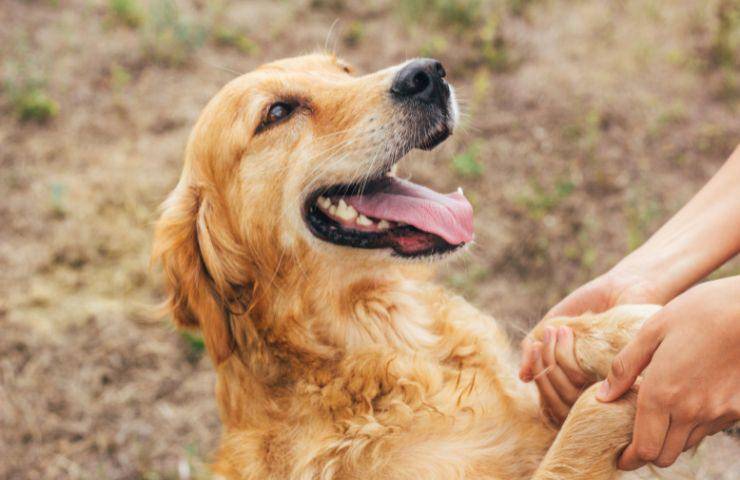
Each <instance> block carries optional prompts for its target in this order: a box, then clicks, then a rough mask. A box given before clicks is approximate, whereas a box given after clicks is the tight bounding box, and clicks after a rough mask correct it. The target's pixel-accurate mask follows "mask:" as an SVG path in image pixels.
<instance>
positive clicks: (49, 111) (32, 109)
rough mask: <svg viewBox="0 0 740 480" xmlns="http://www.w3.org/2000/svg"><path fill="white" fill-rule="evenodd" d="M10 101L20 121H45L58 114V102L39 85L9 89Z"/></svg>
mask: <svg viewBox="0 0 740 480" xmlns="http://www.w3.org/2000/svg"><path fill="white" fill-rule="evenodd" d="M10 102H11V104H12V105H13V110H14V111H15V113H16V115H17V116H18V118H19V119H20V120H21V121H24V122H36V123H46V122H47V121H49V120H50V119H52V118H54V117H56V116H57V115H58V114H59V104H58V103H57V102H56V101H55V100H54V99H53V98H51V97H50V96H49V94H48V93H46V91H44V89H43V88H41V87H22V88H20V89H15V90H12V91H11V94H10Z"/></svg>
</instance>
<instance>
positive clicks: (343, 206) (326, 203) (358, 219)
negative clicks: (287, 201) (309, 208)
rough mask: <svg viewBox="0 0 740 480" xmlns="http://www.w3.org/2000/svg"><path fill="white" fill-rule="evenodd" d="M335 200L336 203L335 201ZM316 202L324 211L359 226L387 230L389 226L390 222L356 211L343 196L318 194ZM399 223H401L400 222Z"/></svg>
mask: <svg viewBox="0 0 740 480" xmlns="http://www.w3.org/2000/svg"><path fill="white" fill-rule="evenodd" d="M335 202H336V203H335ZM316 204H317V205H318V206H319V207H320V208H321V209H322V210H323V211H324V212H326V213H328V214H329V215H331V216H332V217H335V218H337V219H339V220H343V221H345V222H351V223H354V224H355V225H359V226H361V227H372V226H375V227H376V228H377V229H378V230H388V229H389V228H391V224H390V222H388V221H387V220H379V221H378V222H374V221H373V220H371V219H369V218H368V217H366V216H365V215H363V214H361V213H360V212H358V211H357V210H356V209H355V207H353V206H352V205H349V204H348V203H347V202H346V201H345V200H344V199H343V198H340V199H339V201H337V200H336V199H332V198H329V197H324V196H320V197H319V198H318V199H316ZM399 225H403V224H400V223H399Z"/></svg>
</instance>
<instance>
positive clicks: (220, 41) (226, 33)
mask: <svg viewBox="0 0 740 480" xmlns="http://www.w3.org/2000/svg"><path fill="white" fill-rule="evenodd" d="M213 40H214V42H215V43H216V45H219V46H222V47H230V48H234V49H236V50H237V51H239V52H240V53H244V54H247V55H253V54H255V53H257V52H258V51H259V47H258V46H257V44H256V43H255V42H253V41H252V40H250V39H249V37H247V36H246V35H245V34H243V33H241V32H238V31H236V30H234V29H231V28H229V27H218V28H215V29H214V31H213Z"/></svg>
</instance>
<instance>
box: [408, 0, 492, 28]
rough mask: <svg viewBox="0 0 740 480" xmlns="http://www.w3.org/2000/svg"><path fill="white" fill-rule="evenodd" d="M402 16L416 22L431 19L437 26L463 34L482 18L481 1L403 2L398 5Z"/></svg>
mask: <svg viewBox="0 0 740 480" xmlns="http://www.w3.org/2000/svg"><path fill="white" fill-rule="evenodd" d="M396 5H397V6H398V9H399V10H400V11H401V13H402V15H404V16H405V17H406V18H408V19H409V20H411V21H414V22H426V21H427V19H428V18H431V19H432V20H433V21H434V22H435V23H436V24H437V25H439V26H441V27H448V28H452V29H454V30H456V31H457V32H458V33H463V32H464V30H465V29H470V28H472V27H475V26H476V25H478V23H479V21H480V19H481V18H482V5H483V2H482V1H481V0H401V1H399V2H397V3H396Z"/></svg>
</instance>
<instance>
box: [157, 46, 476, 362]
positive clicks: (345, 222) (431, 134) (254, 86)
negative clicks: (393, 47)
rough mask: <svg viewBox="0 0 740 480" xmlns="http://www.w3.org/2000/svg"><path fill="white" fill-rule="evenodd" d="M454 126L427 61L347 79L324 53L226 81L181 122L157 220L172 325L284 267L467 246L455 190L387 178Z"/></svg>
mask: <svg viewBox="0 0 740 480" xmlns="http://www.w3.org/2000/svg"><path fill="white" fill-rule="evenodd" d="M457 117H458V110H457V103H456V100H455V94H454V90H453V89H452V87H451V86H450V85H449V84H448V83H447V82H446V81H445V71H444V68H443V67H442V65H441V64H440V63H439V62H438V61H436V60H431V59H415V60H410V61H408V62H405V63H404V64H401V65H398V66H395V67H392V68H388V69H385V70H381V71H379V72H376V73H372V74H369V75H364V76H356V75H353V72H352V69H351V67H349V66H348V65H346V64H345V63H343V62H342V61H340V60H338V59H336V58H335V57H334V56H331V55H309V56H304V57H298V58H293V59H287V60H281V61H278V62H274V63H270V64H267V65H264V66H262V67H260V68H258V69H257V70H255V71H253V72H251V73H248V74H246V75H243V76H241V77H239V78H236V79H235V80H233V81H231V82H230V83H229V84H227V85H226V86H225V87H224V88H223V89H222V90H221V91H220V92H219V93H218V94H217V95H216V96H215V97H214V98H213V99H212V100H211V101H210V102H209V104H208V105H207V106H206V108H205V109H204V111H203V113H202V114H201V116H200V118H199V120H198V122H197V124H196V125H195V127H194V129H193V132H192V134H191V136H190V139H189V142H188V147H187V151H186V157H185V166H184V169H183V173H182V176H181V178H180V181H179V183H178V185H177V187H176V188H175V190H174V191H173V193H172V194H171V195H170V197H169V198H168V200H167V201H166V202H165V204H164V207H163V213H162V217H161V219H160V221H159V224H158V229H157V239H156V245H155V256H156V257H159V258H160V259H161V260H162V262H163V264H164V269H165V272H166V273H167V277H168V283H169V284H170V286H171V290H172V300H171V307H172V309H173V311H174V313H175V318H176V319H177V320H178V321H179V323H181V324H197V323H198V321H200V322H201V323H202V322H203V321H205V320H204V318H205V317H208V316H209V315H211V314H214V315H215V314H217V313H218V312H219V310H223V308H224V304H229V303H230V302H233V301H234V300H235V299H237V298H240V297H241V296H242V294H243V291H244V289H249V288H251V287H250V285H253V284H254V282H255V278H258V277H260V276H261V277H263V278H268V279H269V277H270V276H272V277H273V278H274V277H275V276H276V275H279V270H280V266H281V265H283V264H284V262H288V263H290V262H299V263H300V262H302V263H303V264H314V265H321V264H323V265H327V264H329V263H336V264H344V265H345V267H346V264H347V262H363V264H364V265H367V264H368V263H376V264H378V263H380V264H385V263H387V262H388V261H392V260H393V259H396V258H427V257H430V256H435V257H438V256H440V255H443V254H446V253H448V252H451V251H454V250H456V249H458V248H459V247H460V246H462V245H464V244H465V243H467V242H469V241H470V240H471V239H472V208H471V206H470V204H469V203H468V202H467V200H466V199H465V197H464V196H463V195H462V193H461V192H455V193H452V194H446V195H443V194H440V193H437V192H435V191H433V190H431V189H428V188H426V187H423V186H420V185H417V184H414V183H412V182H409V181H406V180H401V179H398V178H396V177H395V176H394V175H393V173H392V172H393V170H394V168H393V167H394V165H395V164H396V163H397V162H398V161H399V160H400V159H401V158H402V157H403V156H404V155H406V154H407V153H408V152H409V151H411V150H412V149H415V148H419V149H425V150H428V149H432V148H434V147H435V146H437V145H438V144H439V143H441V142H442V141H444V140H445V139H446V138H447V137H448V136H449V135H450V134H451V133H452V131H453V129H454V127H455V124H456V121H457ZM312 262H313V263H312ZM350 270H351V269H350ZM214 299H215V300H214ZM228 334H229V332H227V331H223V332H221V333H218V334H217V336H228ZM206 341H207V342H208V341H209V339H208V338H206ZM214 342H215V343H219V339H215V340H212V342H211V343H214ZM214 348H215V346H214ZM209 350H211V348H210V347H209ZM212 353H213V352H212Z"/></svg>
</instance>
